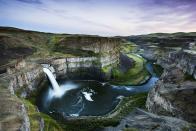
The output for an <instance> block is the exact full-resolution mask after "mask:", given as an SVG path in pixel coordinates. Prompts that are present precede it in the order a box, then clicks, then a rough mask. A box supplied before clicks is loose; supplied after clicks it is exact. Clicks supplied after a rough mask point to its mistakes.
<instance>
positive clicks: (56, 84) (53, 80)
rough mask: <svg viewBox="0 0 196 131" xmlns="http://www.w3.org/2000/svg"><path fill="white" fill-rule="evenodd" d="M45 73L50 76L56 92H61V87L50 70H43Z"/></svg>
mask: <svg viewBox="0 0 196 131" xmlns="http://www.w3.org/2000/svg"><path fill="white" fill-rule="evenodd" d="M43 71H44V72H45V73H46V75H47V76H48V78H49V80H50V82H51V84H52V87H53V89H54V91H60V86H59V84H58V83H57V81H56V79H55V77H54V75H53V74H52V72H51V71H50V70H49V69H48V68H45V67H44V68H43Z"/></svg>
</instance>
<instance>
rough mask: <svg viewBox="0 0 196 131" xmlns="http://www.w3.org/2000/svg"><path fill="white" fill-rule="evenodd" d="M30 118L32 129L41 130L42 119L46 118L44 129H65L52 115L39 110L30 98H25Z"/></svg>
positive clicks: (60, 130)
mask: <svg viewBox="0 0 196 131" xmlns="http://www.w3.org/2000/svg"><path fill="white" fill-rule="evenodd" d="M22 101H23V103H24V104H25V107H26V109H27V114H28V116H29V119H30V129H31V130H32V131H36V130H40V128H41V127H40V123H41V119H43V120H44V131H63V129H62V128H61V127H60V125H59V124H58V123H57V122H56V121H55V120H54V119H52V118H51V117H50V116H48V115H46V114H43V113H40V112H38V110H37V109H36V107H35V106H34V105H33V104H32V103H31V102H30V101H28V100H25V99H23V100H22Z"/></svg>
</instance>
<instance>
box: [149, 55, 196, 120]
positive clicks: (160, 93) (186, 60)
mask: <svg viewBox="0 0 196 131" xmlns="http://www.w3.org/2000/svg"><path fill="white" fill-rule="evenodd" d="M195 60H196V59H195V54H194V53H193V52H189V51H188V52H187V51H180V52H173V53H170V54H169V56H168V57H166V58H162V59H159V60H158V64H160V65H161V66H162V67H163V68H164V73H163V74H162V76H161V78H160V80H159V81H158V82H157V83H156V85H155V87H154V88H152V90H151V91H150V92H149V94H148V98H147V102H146V107H147V108H148V110H149V111H150V112H153V113H156V114H160V115H172V116H176V117H178V118H181V119H185V120H187V121H190V122H196V115H195V114H196V112H195V110H194V109H196V80H195V65H196V63H195Z"/></svg>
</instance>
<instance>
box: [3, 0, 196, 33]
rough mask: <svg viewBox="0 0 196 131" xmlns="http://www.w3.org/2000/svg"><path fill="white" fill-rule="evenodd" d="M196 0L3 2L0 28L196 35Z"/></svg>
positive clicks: (6, 0)
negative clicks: (184, 33)
mask: <svg viewBox="0 0 196 131" xmlns="http://www.w3.org/2000/svg"><path fill="white" fill-rule="evenodd" d="M195 8H196V0H0V26H11V27H17V28H22V29H28V30H35V31H42V32H53V33H69V34H91V35H101V36H117V35H118V36H119V35H121V36H128V35H139V34H149V33H156V32H164V33H173V32H196V9H195Z"/></svg>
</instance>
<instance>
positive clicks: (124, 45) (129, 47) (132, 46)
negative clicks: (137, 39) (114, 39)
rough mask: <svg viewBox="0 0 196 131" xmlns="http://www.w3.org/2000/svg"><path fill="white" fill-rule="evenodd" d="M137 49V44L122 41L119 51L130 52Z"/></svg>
mask: <svg viewBox="0 0 196 131" xmlns="http://www.w3.org/2000/svg"><path fill="white" fill-rule="evenodd" d="M136 50H137V45H136V44H134V43H131V42H127V43H122V46H121V52H122V53H124V54H128V53H132V52H135V51H136Z"/></svg>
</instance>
